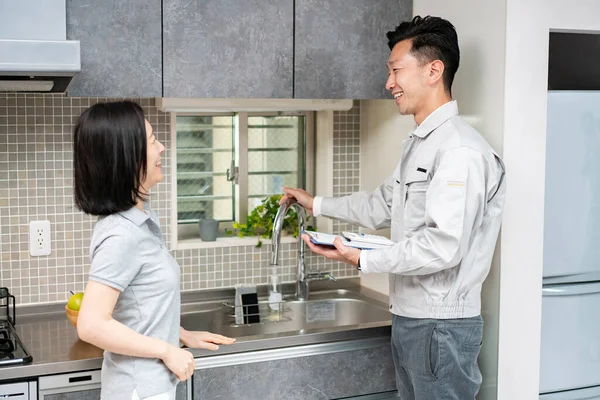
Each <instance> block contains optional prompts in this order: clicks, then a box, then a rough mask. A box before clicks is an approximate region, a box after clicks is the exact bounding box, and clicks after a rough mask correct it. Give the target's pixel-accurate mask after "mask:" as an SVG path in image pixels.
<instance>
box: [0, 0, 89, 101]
mask: <svg viewBox="0 0 600 400" xmlns="http://www.w3.org/2000/svg"><path fill="white" fill-rule="evenodd" d="M66 18H67V13H66V0H16V1H15V0H0V92H54V93H56V92H64V91H66V90H67V87H68V86H69V83H71V80H72V79H73V76H75V74H77V73H78V72H79V71H81V59H80V55H79V41H76V40H66V39H67V20H66Z"/></svg>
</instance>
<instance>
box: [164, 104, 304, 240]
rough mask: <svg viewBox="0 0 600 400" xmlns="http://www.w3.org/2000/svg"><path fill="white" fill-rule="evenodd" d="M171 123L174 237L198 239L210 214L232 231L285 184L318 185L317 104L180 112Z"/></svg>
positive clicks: (280, 191) (296, 185) (223, 233)
mask: <svg viewBox="0 0 600 400" xmlns="http://www.w3.org/2000/svg"><path fill="white" fill-rule="evenodd" d="M171 126H172V149H173V151H172V157H173V158H172V159H173V162H172V164H173V168H172V170H171V171H172V174H173V176H172V182H173V196H174V198H173V200H174V202H173V204H174V205H175V207H174V210H172V218H173V220H174V222H175V221H176V223H175V224H174V225H175V226H174V228H175V232H173V239H175V240H179V241H181V240H193V241H199V239H198V238H199V236H198V231H199V228H198V221H199V220H200V219H204V218H215V219H218V220H219V221H220V227H219V236H220V237H226V235H225V232H224V230H225V228H231V227H232V226H233V222H234V221H237V222H240V223H244V222H245V219H246V216H247V215H248V213H249V211H251V210H252V209H254V207H256V206H257V205H258V204H260V203H261V201H262V200H263V199H264V198H266V197H268V196H271V195H274V194H280V193H282V187H283V186H290V187H301V188H304V189H306V190H308V191H311V192H313V191H314V112H302V113H283V112H281V113H265V112H262V113H247V112H240V113H210V114H207V113H193V114H188V113H173V114H171ZM194 239H197V240H194ZM233 240H235V239H233ZM253 240H255V238H254V239H253Z"/></svg>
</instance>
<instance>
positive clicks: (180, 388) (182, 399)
mask: <svg viewBox="0 0 600 400" xmlns="http://www.w3.org/2000/svg"><path fill="white" fill-rule="evenodd" d="M190 382H191V381H190V380H187V381H185V382H179V383H178V384H177V392H176V393H175V400H187V398H188V395H187V385H190V384H191V383H190Z"/></svg>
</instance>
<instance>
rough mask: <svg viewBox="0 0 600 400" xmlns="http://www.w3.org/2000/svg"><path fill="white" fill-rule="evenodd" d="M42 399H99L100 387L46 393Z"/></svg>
mask: <svg viewBox="0 0 600 400" xmlns="http://www.w3.org/2000/svg"><path fill="white" fill-rule="evenodd" d="M43 400H100V389H91V390H80V391H77V392H68V393H54V394H47V395H45V396H44V397H43Z"/></svg>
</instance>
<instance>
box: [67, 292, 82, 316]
mask: <svg viewBox="0 0 600 400" xmlns="http://www.w3.org/2000/svg"><path fill="white" fill-rule="evenodd" d="M71 293H73V292H71ZM81 300H83V293H82V292H79V293H75V294H74V295H73V296H71V297H69V302H68V303H67V307H68V308H69V310H74V311H79V307H81Z"/></svg>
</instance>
